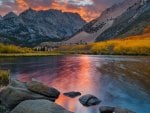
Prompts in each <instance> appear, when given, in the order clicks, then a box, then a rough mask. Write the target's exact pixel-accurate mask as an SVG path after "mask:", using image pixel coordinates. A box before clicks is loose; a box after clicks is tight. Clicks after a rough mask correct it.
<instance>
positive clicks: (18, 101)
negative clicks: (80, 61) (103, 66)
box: [0, 80, 134, 113]
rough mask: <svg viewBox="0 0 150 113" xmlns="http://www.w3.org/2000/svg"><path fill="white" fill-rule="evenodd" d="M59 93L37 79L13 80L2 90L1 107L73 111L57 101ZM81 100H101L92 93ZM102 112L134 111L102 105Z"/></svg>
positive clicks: (26, 112) (23, 112) (13, 112)
mask: <svg viewBox="0 0 150 113" xmlns="http://www.w3.org/2000/svg"><path fill="white" fill-rule="evenodd" d="M59 95H60V92H59V91H58V90H57V89H55V88H53V87H48V86H47V85H44V84H43V83H41V82H39V81H37V80H32V81H30V82H27V83H22V82H19V81H17V80H13V81H11V83H10V84H9V85H8V86H7V87H5V88H4V89H2V90H1V91H0V107H1V106H4V107H5V108H7V109H5V112H4V113H72V112H70V111H68V110H66V109H64V108H63V107H62V106H60V105H57V104H56V103H55V100H56V99H58V97H59ZM64 95H65V96H68V97H70V98H75V97H77V96H80V95H81V93H80V92H74V91H73V92H67V93H64ZM79 101H80V103H81V104H82V105H83V106H87V107H88V106H93V105H98V104H100V102H101V101H100V100H99V99H98V98H97V97H95V96H93V95H90V94H87V95H83V96H81V97H80V98H79ZM2 113H3V112H2ZM100 113H134V112H132V111H129V110H127V109H121V108H115V107H107V106H101V107H100Z"/></svg>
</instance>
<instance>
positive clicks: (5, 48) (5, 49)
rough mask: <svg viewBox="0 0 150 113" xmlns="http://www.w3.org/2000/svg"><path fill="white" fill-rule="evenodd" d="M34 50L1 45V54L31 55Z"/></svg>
mask: <svg viewBox="0 0 150 113" xmlns="http://www.w3.org/2000/svg"><path fill="white" fill-rule="evenodd" d="M30 52H32V49H30V48H27V47H20V46H15V45H5V44H2V43H0V53H30Z"/></svg>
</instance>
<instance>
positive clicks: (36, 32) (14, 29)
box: [0, 8, 86, 46]
mask: <svg viewBox="0 0 150 113" xmlns="http://www.w3.org/2000/svg"><path fill="white" fill-rule="evenodd" d="M85 23H86V22H85V21H84V20H83V19H82V18H81V17H80V15H79V14H77V13H68V12H62V11H60V10H53V9H51V10H46V11H35V10H33V9H31V8H29V9H28V10H26V11H24V12H22V13H21V14H20V15H19V16H18V15H16V14H15V13H13V12H10V13H8V14H6V15H5V16H4V17H1V16H0V42H3V43H12V44H17V45H23V46H27V45H28V46H34V45H37V44H39V43H41V42H44V41H61V40H64V39H66V38H68V37H70V36H72V34H74V33H75V32H76V31H77V30H78V29H80V28H81V27H82V26H83V25H84V24H85Z"/></svg>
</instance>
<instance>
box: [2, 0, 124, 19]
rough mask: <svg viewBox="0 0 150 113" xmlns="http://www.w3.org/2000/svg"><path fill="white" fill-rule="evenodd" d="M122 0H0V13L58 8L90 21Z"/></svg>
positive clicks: (18, 12)
mask: <svg viewBox="0 0 150 113" xmlns="http://www.w3.org/2000/svg"><path fill="white" fill-rule="evenodd" d="M121 1H123V0H0V15H2V16H4V15H5V14H7V13H8V12H14V13H16V14H20V13H21V12H23V11H24V10H26V9H28V8H32V9H34V10H48V9H58V10H62V11H63V12H73V13H79V14H80V15H81V17H82V18H83V19H84V20H86V21H90V20H92V19H95V18H96V17H98V16H100V14H101V12H102V11H103V10H105V9H106V8H108V7H110V6H111V5H113V4H115V3H119V2H121Z"/></svg>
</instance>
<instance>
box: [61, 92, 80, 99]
mask: <svg viewBox="0 0 150 113" xmlns="http://www.w3.org/2000/svg"><path fill="white" fill-rule="evenodd" d="M64 95H65V96H68V97H70V98H75V97H77V96H80V95H81V93H80V92H75V91H72V92H67V93H64Z"/></svg>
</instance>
